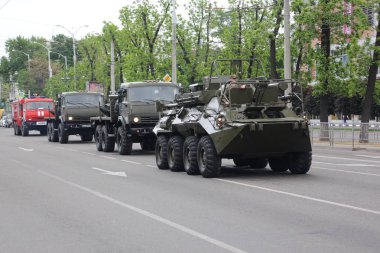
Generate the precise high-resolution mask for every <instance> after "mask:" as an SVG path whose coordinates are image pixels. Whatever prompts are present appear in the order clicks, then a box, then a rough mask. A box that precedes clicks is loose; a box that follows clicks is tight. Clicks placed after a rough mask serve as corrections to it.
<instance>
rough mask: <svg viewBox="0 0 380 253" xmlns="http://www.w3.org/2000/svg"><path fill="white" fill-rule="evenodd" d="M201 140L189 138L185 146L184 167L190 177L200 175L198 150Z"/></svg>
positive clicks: (194, 137)
mask: <svg viewBox="0 0 380 253" xmlns="http://www.w3.org/2000/svg"><path fill="white" fill-rule="evenodd" d="M198 142H199V138H198V137H196V136H189V137H187V138H186V140H185V142H184V144H183V167H184V169H185V171H186V173H187V174H188V175H198V174H199V167H198V162H197V148H198Z"/></svg>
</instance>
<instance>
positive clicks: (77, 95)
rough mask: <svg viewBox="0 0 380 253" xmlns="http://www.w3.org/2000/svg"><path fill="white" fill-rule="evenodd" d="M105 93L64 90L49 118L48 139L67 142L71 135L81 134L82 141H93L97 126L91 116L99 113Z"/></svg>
mask: <svg viewBox="0 0 380 253" xmlns="http://www.w3.org/2000/svg"><path fill="white" fill-rule="evenodd" d="M102 103H103V94H102V93H98V92H63V93H61V94H60V95H59V96H58V100H57V101H56V103H55V107H54V108H52V109H53V110H50V113H51V114H52V115H54V116H55V117H51V119H48V122H47V124H48V127H47V129H48V140H49V141H51V142H58V141H59V142H60V143H67V142H68V141H69V135H77V134H79V135H80V136H81V140H82V141H92V139H93V135H94V131H95V128H94V127H93V126H92V125H91V122H90V117H92V116H96V115H99V107H100V106H101V105H102Z"/></svg>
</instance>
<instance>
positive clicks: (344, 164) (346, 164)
mask: <svg viewBox="0 0 380 253" xmlns="http://www.w3.org/2000/svg"><path fill="white" fill-rule="evenodd" d="M313 163H320V164H327V165H337V166H347V167H380V165H374V164H358V163H325V162H316V161H314V162H313Z"/></svg>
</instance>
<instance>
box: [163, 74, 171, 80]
mask: <svg viewBox="0 0 380 253" xmlns="http://www.w3.org/2000/svg"><path fill="white" fill-rule="evenodd" d="M171 80H172V78H171V77H170V76H169V74H166V75H165V76H164V81H165V82H170V81H171Z"/></svg>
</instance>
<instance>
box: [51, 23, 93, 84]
mask: <svg viewBox="0 0 380 253" xmlns="http://www.w3.org/2000/svg"><path fill="white" fill-rule="evenodd" d="M56 26H57V27H61V28H63V29H65V30H66V31H67V32H68V33H70V35H71V38H72V39H73V66H74V89H76V87H77V75H76V64H77V54H76V47H75V34H76V33H77V32H78V31H79V30H80V29H81V28H84V27H88V25H82V26H80V27H79V28H78V29H76V30H75V32H72V31H70V30H69V29H67V28H66V27H64V26H63V25H56Z"/></svg>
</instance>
